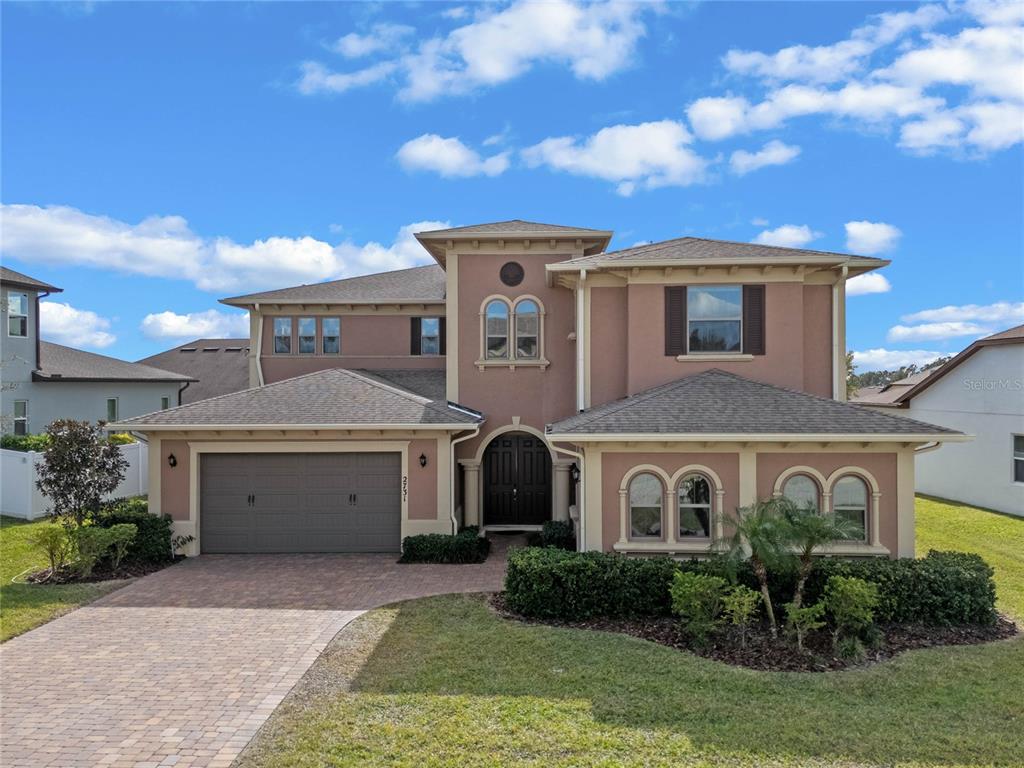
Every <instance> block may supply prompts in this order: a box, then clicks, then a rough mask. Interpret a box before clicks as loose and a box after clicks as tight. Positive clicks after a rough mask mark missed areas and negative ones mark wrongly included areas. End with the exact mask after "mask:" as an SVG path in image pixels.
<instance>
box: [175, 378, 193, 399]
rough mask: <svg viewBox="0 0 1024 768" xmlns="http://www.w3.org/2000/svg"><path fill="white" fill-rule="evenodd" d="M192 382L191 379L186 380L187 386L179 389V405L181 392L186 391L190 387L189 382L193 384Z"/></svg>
mask: <svg viewBox="0 0 1024 768" xmlns="http://www.w3.org/2000/svg"><path fill="white" fill-rule="evenodd" d="M191 383H192V382H191V381H186V382H185V386H183V387H182V388H181V389H179V390H178V405H181V393H182V392H184V391H185V390H186V389H188V387H189V384H191Z"/></svg>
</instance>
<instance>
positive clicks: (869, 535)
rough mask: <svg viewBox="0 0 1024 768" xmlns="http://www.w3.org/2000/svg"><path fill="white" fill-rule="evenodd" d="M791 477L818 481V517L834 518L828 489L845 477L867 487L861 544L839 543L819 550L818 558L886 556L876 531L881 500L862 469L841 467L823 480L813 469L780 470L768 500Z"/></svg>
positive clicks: (778, 494)
mask: <svg viewBox="0 0 1024 768" xmlns="http://www.w3.org/2000/svg"><path fill="white" fill-rule="evenodd" d="M793 475H810V476H811V477H812V478H814V479H815V480H817V481H818V483H819V485H820V487H821V511H822V514H835V511H834V509H833V505H832V488H833V487H834V486H835V484H836V482H838V481H839V480H840V479H841V478H842V477H844V476H845V475H854V476H855V477H859V478H860V479H861V480H863V481H864V482H865V483H866V484H867V486H868V494H869V495H870V499H869V500H868V513H867V520H866V522H867V528H868V529H867V531H865V540H864V541H840V542H836V543H835V544H833V545H831V546H828V547H822V548H821V550H820V554H836V555H838V554H858V553H862V554H886V555H887V554H889V550H888V549H886V548H885V547H883V546H882V541H881V532H880V531H879V505H880V502H881V499H882V492H881V489H880V487H879V485H878V481H877V480H876V479H875V476H874V475H872V474H871V473H870V472H868V471H867V470H866V469H864V468H863V467H855V466H845V467H839V468H838V469H837V470H835V471H834V472H832V474H830V475H829V476H828V477H825V476H824V475H823V474H822V473H821V472H819V471H818V470H817V469H815V468H814V467H807V466H796V467H789V468H788V469H786V470H784V471H783V472H782V473H781V474H780V475H779V476H778V477H777V478H776V479H775V487H774V490H773V492H772V496H774V497H775V498H779V497H781V496H782V487H783V485H784V484H785V482H786V480H788V479H789V478H790V477H792V476H793Z"/></svg>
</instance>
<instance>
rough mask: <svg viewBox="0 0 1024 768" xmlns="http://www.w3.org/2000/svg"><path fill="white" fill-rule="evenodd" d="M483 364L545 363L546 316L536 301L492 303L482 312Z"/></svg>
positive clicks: (523, 299)
mask: <svg viewBox="0 0 1024 768" xmlns="http://www.w3.org/2000/svg"><path fill="white" fill-rule="evenodd" d="M481 333H482V334H483V338H482V339H481V341H482V342H483V350H482V352H483V358H484V360H508V361H509V362H516V361H524V360H537V361H541V362H543V360H542V359H541V358H542V357H543V349H542V344H543V342H542V338H543V334H544V312H543V310H542V309H541V306H540V303H539V302H538V301H537V300H536V299H533V298H529V297H523V298H520V299H515V300H509V299H503V298H496V299H491V300H490V301H488V302H487V303H486V304H485V305H484V308H483V325H482V330H481Z"/></svg>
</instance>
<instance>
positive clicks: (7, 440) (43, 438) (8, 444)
mask: <svg viewBox="0 0 1024 768" xmlns="http://www.w3.org/2000/svg"><path fill="white" fill-rule="evenodd" d="M49 444H50V436H49V435H45V434H44V435H3V436H2V437H0V448H6V449H7V450H9V451H23V452H26V453H27V452H28V451H35V452H36V453H42V452H43V451H45V450H46V446H48V445H49Z"/></svg>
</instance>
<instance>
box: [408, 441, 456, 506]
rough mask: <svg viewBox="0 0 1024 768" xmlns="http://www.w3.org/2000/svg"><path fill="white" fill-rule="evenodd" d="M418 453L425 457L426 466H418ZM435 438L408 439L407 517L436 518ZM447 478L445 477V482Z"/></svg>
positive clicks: (436, 469)
mask: <svg viewBox="0 0 1024 768" xmlns="http://www.w3.org/2000/svg"><path fill="white" fill-rule="evenodd" d="M420 455H423V456H426V457H427V466H425V467H421V466H420ZM437 472H438V465H437V440H410V441H409V502H408V507H409V519H410V520H436V519H437V516H438V509H437ZM447 481H448V478H447V477H445V482H447Z"/></svg>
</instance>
